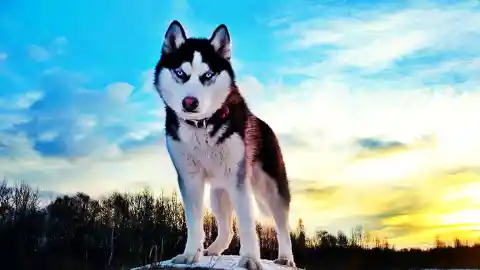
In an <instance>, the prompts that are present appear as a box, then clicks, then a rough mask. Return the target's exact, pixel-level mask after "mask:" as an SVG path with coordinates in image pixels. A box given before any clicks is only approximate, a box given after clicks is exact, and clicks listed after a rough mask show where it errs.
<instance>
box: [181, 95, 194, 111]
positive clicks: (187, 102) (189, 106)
mask: <svg viewBox="0 0 480 270" xmlns="http://www.w3.org/2000/svg"><path fill="white" fill-rule="evenodd" d="M182 106H183V109H184V110H185V111H186V112H194V111H195V110H196V109H197V108H198V99H197V98H196V97H190V96H189V97H185V98H183V100H182Z"/></svg>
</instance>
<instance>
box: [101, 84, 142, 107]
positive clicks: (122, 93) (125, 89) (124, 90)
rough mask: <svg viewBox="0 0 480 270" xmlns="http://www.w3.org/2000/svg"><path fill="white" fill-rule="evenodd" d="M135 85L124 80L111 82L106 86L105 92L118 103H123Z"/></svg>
mask: <svg viewBox="0 0 480 270" xmlns="http://www.w3.org/2000/svg"><path fill="white" fill-rule="evenodd" d="M134 88H135V87H134V86H133V85H131V84H128V83H124V82H117V83H112V84H109V85H108V86H107V93H108V95H109V96H110V98H111V99H112V100H114V101H116V102H119V103H125V102H127V101H128V98H129V97H130V95H131V94H132V91H133V89H134Z"/></svg>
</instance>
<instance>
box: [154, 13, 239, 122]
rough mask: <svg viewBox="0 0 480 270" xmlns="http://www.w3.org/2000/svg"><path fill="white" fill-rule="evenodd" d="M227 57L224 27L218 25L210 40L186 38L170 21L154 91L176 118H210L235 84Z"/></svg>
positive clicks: (177, 25) (182, 31)
mask: <svg viewBox="0 0 480 270" xmlns="http://www.w3.org/2000/svg"><path fill="white" fill-rule="evenodd" d="M230 57H231V44H230V35H229V33H228V30H227V27H226V26H225V25H223V24H222V25H219V26H218V27H217V28H216V29H215V31H214V32H213V34H212V36H211V38H210V39H206V38H187V37H186V36H185V30H184V29H183V27H182V25H181V24H180V23H179V22H178V21H173V22H172V23H171V24H170V26H169V27H168V29H167V32H166V34H165V40H164V42H163V48H162V56H161V57H160V61H159V62H158V64H157V66H156V69H155V87H156V89H157V91H158V92H159V93H160V96H161V97H162V99H163V101H164V102H165V104H166V105H167V106H169V107H170V108H171V109H172V110H174V111H175V113H176V114H177V115H178V116H180V117H182V118H184V119H192V120H198V119H203V118H207V117H210V116H211V115H213V114H214V113H215V112H216V111H217V110H218V109H220V108H221V107H222V105H223V103H224V101H225V100H226V98H227V96H228V94H229V92H230V88H231V86H232V84H233V83H234V80H235V75H234V72H233V70H232V66H231V64H230Z"/></svg>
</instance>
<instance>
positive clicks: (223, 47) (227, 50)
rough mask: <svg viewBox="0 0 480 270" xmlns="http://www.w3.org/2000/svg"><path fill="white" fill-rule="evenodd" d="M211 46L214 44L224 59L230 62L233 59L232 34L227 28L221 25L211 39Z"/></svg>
mask: <svg viewBox="0 0 480 270" xmlns="http://www.w3.org/2000/svg"><path fill="white" fill-rule="evenodd" d="M210 44H212V46H213V48H214V49H215V51H216V52H217V53H218V54H219V55H220V56H222V57H223V58H225V59H227V60H229V61H230V58H231V57H232V44H231V42H230V34H229V33H228V29H227V26H225V25H224V24H221V25H219V26H218V27H217V29H215V31H213V34H212V37H211V38H210Z"/></svg>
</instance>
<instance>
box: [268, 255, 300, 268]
mask: <svg viewBox="0 0 480 270" xmlns="http://www.w3.org/2000/svg"><path fill="white" fill-rule="evenodd" d="M273 263H275V264H278V265H284V266H289V267H295V266H296V265H295V263H294V262H293V261H292V260H289V259H288V258H287V257H279V258H278V259H276V260H274V261H273Z"/></svg>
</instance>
